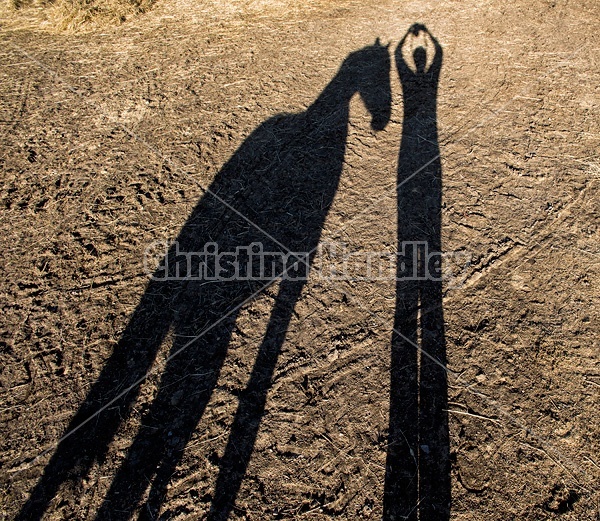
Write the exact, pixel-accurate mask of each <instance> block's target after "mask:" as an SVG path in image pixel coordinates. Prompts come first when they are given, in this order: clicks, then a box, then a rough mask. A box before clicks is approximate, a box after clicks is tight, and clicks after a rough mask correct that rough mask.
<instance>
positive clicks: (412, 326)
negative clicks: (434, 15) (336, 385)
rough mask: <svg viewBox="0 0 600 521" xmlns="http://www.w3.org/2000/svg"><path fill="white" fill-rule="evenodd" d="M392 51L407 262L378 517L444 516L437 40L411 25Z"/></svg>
mask: <svg viewBox="0 0 600 521" xmlns="http://www.w3.org/2000/svg"><path fill="white" fill-rule="evenodd" d="M421 33H423V34H422V35H421V36H425V41H426V45H427V47H428V49H426V48H424V47H422V46H419V47H417V48H416V49H414V51H413V59H414V63H415V69H416V70H415V71H413V70H412V69H411V68H410V67H409V65H408V64H407V62H406V60H405V58H404V56H403V51H404V52H405V53H406V51H407V50H408V49H407V47H409V45H408V44H409V42H408V39H415V40H416V39H417V38H418V37H419V35H420V34H421ZM431 46H433V51H434V55H433V57H432V58H433V59H432V60H430V61H431V65H430V66H429V67H427V53H428V52H430V50H429V48H430V47H431ZM395 55H396V66H397V69H398V74H399V76H400V81H401V83H402V91H403V97H404V119H403V126H402V140H401V145H400V153H399V159H398V185H397V197H398V251H399V252H402V253H403V255H402V260H403V262H400V261H399V262H398V268H397V270H398V271H397V282H396V311H395V317H394V332H393V334H392V345H391V348H392V353H391V375H390V376H391V382H390V385H391V389H390V426H389V439H388V454H387V461H386V476H385V485H384V514H383V518H384V520H400V519H403V520H404V519H411V520H416V519H419V520H420V521H443V520H444V519H449V517H450V468H449V435H448V418H447V412H446V409H447V400H448V399H447V375H446V371H445V365H446V354H445V338H444V316H443V310H442V282H441V202H442V169H441V162H440V151H439V145H438V133H437V115H436V105H437V89H438V80H439V75H440V70H441V66H442V48H441V46H440V44H439V43H438V41H437V40H436V39H435V38H434V37H433V36H432V35H431V34H430V33H429V31H428V30H427V29H426V28H425V26H423V25H419V24H415V25H413V26H412V27H411V28H410V29H409V31H408V32H407V34H406V35H405V36H404V37H403V38H402V40H401V41H400V43H399V44H398V47H397V49H396V53H395Z"/></svg>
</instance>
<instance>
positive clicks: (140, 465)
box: [17, 41, 391, 521]
mask: <svg viewBox="0 0 600 521" xmlns="http://www.w3.org/2000/svg"><path fill="white" fill-rule="evenodd" d="M357 92H358V93H359V94H360V95H361V97H362V99H363V101H364V103H365V105H366V107H367V109H368V110H369V112H370V114H371V117H372V121H371V125H372V127H373V128H374V129H376V130H381V129H383V128H384V127H385V126H386V124H387V123H388V121H389V118H390V111H391V93H390V56H389V50H388V47H387V46H383V45H381V44H380V43H379V41H377V42H376V43H375V44H374V45H371V46H367V47H365V48H363V49H361V50H358V51H356V52H354V53H352V54H350V55H349V56H348V57H347V58H346V59H345V61H344V62H343V64H342V66H341V68H340V69H339V71H338V73H337V74H336V75H335V77H334V78H333V79H332V80H331V82H330V83H329V84H328V85H327V86H326V87H325V89H324V90H323V91H322V92H321V94H320V95H319V96H318V98H317V99H316V100H315V102H314V103H313V104H312V105H311V106H310V107H309V108H308V109H307V110H306V111H305V112H302V113H299V114H292V115H279V116H275V117H273V118H271V119H269V120H267V121H266V122H265V123H263V124H261V125H260V126H259V127H258V128H257V129H256V130H255V131H254V132H253V133H252V134H251V135H250V136H249V137H248V138H247V139H246V140H245V142H244V143H243V144H242V145H241V146H240V148H239V149H238V150H237V151H236V152H235V153H234V155H233V156H232V157H231V159H230V160H229V161H228V162H227V163H226V164H225V166H224V167H223V168H222V169H221V171H220V172H219V173H218V175H217V176H216V178H215V179H214V181H213V183H212V184H211V186H210V188H209V190H208V193H207V194H205V196H204V197H203V198H202V199H201V200H200V202H199V203H198V205H197V206H196V208H195V209H194V210H193V212H192V214H191V215H190V217H189V219H188V221H187V222H186V224H185V225H184V227H183V228H182V230H181V232H180V233H179V235H178V237H177V239H176V241H175V242H174V245H173V247H172V248H171V249H170V250H169V251H168V253H167V255H166V256H165V258H164V259H163V261H162V262H161V265H160V266H159V268H158V269H157V271H156V273H155V276H154V277H153V279H152V280H151V281H150V282H149V284H148V286H147V289H146V291H145V293H144V295H143V297H142V299H141V301H140V303H139V305H138V306H137V308H136V310H135V312H134V313H133V315H132V317H131V319H130V321H129V323H128V325H127V327H126V329H125V331H124V333H123V335H122V337H121V340H120V341H119V343H118V345H117V346H116V347H115V349H114V352H113V353H112V355H111V357H110V359H109V360H108V362H107V363H106V365H105V366H104V368H103V370H102V372H101V374H100V376H99V378H98V379H97V381H96V382H95V383H94V385H93V386H92V388H91V390H90V391H89V393H88V395H87V397H86V399H85V401H84V402H83V404H82V405H81V406H80V408H79V410H78V411H77V413H76V414H75V416H74V417H73V419H72V420H71V422H70V424H69V426H68V427H67V431H66V433H67V435H66V436H64V437H63V438H62V441H61V442H60V443H59V445H58V447H57V449H56V451H55V452H54V454H53V456H52V457H51V459H50V462H49V463H48V465H47V466H46V468H45V470H44V474H43V476H42V477H41V479H40V480H39V482H38V483H37V485H36V486H35V487H34V489H33V491H32V492H31V494H30V497H29V500H28V501H27V503H26V504H25V505H24V507H23V508H22V510H21V512H20V514H19V516H18V517H17V519H19V520H22V521H24V520H33V519H39V518H41V517H42V515H43V514H44V512H45V511H46V510H47V509H48V507H49V503H50V501H51V500H52V499H53V498H54V497H55V495H56V494H57V491H58V490H59V487H60V486H61V485H62V484H63V483H64V482H65V481H68V480H74V479H81V478H83V477H85V476H86V475H87V474H88V473H89V471H90V468H91V466H92V464H93V463H94V462H95V461H102V460H103V459H105V457H106V454H107V451H108V447H109V444H110V442H111V440H112V439H113V438H114V436H115V433H116V431H117V429H118V428H119V426H120V425H121V424H122V422H123V419H124V418H126V417H127V415H128V414H129V412H130V411H131V408H132V405H133V404H134V402H135V400H136V398H137V396H138V392H139V385H136V382H138V381H140V380H141V379H143V377H144V375H145V374H146V373H147V371H148V370H149V369H150V367H151V366H152V364H153V362H154V360H155V357H156V354H157V351H158V349H159V347H160V345H161V344H162V342H163V341H165V338H166V336H167V334H168V333H169V331H172V333H173V338H174V340H173V345H172V347H171V353H172V355H171V356H170V357H169V358H168V360H167V364H166V368H165V370H164V372H163V374H162V375H161V380H160V384H159V388H158V391H157V394H156V397H155V399H154V401H153V402H152V403H151V405H150V407H149V410H148V411H147V412H146V413H145V415H144V416H143V418H142V422H141V424H142V426H141V427H140V430H139V432H138V434H137V436H136V438H135V439H134V441H133V443H132V445H131V447H130V448H129V451H128V453H127V456H126V459H125V461H124V462H123V463H122V465H121V467H120V468H119V470H118V471H117V474H116V476H115V478H114V480H113V482H112V483H111V487H110V489H109V491H108V494H107V496H106V498H105V500H104V502H103V504H102V506H101V507H100V509H99V511H98V513H97V519H112V520H114V519H129V518H130V517H131V515H132V514H133V512H134V511H135V510H136V509H137V508H138V507H139V506H140V502H141V501H142V497H143V495H144V493H145V492H146V490H147V489H148V484H149V483H150V491H149V495H148V501H147V503H146V504H145V505H143V506H142V508H141V510H140V512H141V514H140V516H141V517H144V516H150V517H153V516H155V515H156V512H157V511H158V510H159V509H160V506H161V504H162V502H163V500H164V494H165V491H166V486H167V484H168V482H169V479H170V478H171V476H172V474H173V472H174V471H175V469H176V467H177V465H178V463H179V461H180V459H181V457H182V455H183V451H184V449H185V447H186V444H187V443H188V441H189V439H190V437H191V436H192V434H193V432H194V429H195V428H196V426H197V424H198V422H199V421H200V419H201V417H202V415H203V412H204V410H205V408H206V405H207V403H208V401H209V399H210V396H211V394H212V392H213V389H214V388H215V385H216V383H217V379H218V377H219V372H220V370H221V367H222V364H223V362H224V359H225V357H226V353H227V348H228V344H229V342H230V338H231V334H232V331H233V329H234V327H235V322H236V317H237V315H238V310H239V306H240V305H241V304H242V303H243V302H245V301H247V300H248V299H251V298H252V296H253V294H254V292H255V291H256V289H257V287H258V286H259V285H263V284H264V280H263V281H260V282H258V281H248V280H229V281H221V282H213V283H210V284H207V283H206V281H205V280H202V276H200V275H201V272H200V268H202V270H206V273H205V275H206V274H207V273H209V272H210V274H211V275H213V276H214V275H218V273H215V272H214V266H213V268H210V267H209V266H208V264H207V263H205V264H204V265H202V266H201V265H200V264H199V265H198V266H197V267H196V268H193V269H192V270H191V271H187V267H188V264H187V263H188V259H189V257H186V256H185V255H182V252H184V253H185V254H188V253H193V252H196V253H197V252H205V251H208V250H205V247H207V245H210V246H211V247H215V246H216V247H217V248H218V251H219V252H236V248H239V247H247V246H250V245H254V246H256V245H257V244H260V246H261V247H262V249H263V250H264V251H266V252H276V253H277V252H278V253H281V254H288V253H289V252H314V250H315V249H316V247H317V245H318V241H319V238H320V235H321V231H322V227H323V223H324V221H325V218H326V215H327V213H328V210H329V208H330V206H331V204H332V201H333V198H334V195H335V193H336V190H337V187H338V183H339V179H340V174H341V172H342V165H343V160H344V153H345V147H346V138H347V133H348V118H349V104H350V100H351V98H352V97H353V96H354V95H355V94H356V93H357ZM207 258H208V257H207ZM311 258H312V254H311V255H309V257H308V258H307V259H304V260H306V261H307V265H310V260H311ZM301 261H302V259H301ZM184 264H185V265H184ZM229 267H231V264H229ZM194 270H196V271H194ZM211 270H212V271H211ZM226 271H227V270H226ZM182 275H183V276H182ZM229 275H231V273H229V274H228V276H229ZM276 275H277V273H275V274H273V276H276ZM305 275H306V274H305ZM229 278H230V279H235V277H229ZM305 281H306V277H305V276H304V277H302V276H298V277H288V278H286V277H284V278H283V279H282V280H281V281H280V284H279V290H278V294H277V296H276V299H275V303H274V305H273V309H272V311H271V314H270V318H269V323H268V326H267V328H266V331H265V333H264V337H263V340H262V343H261V345H260V347H259V350H258V355H257V358H256V361H255V364H254V368H253V370H252V373H251V375H250V379H249V383H248V386H247V388H246V389H245V390H244V391H243V392H242V393H241V395H240V397H239V405H238V409H237V413H236V415H235V418H234V422H233V427H232V429H231V434H230V438H229V443H228V445H227V448H226V450H225V454H224V456H223V458H222V459H221V461H220V473H219V477H218V480H217V485H216V491H215V495H214V498H213V503H212V509H211V512H210V518H211V519H212V520H213V521H214V520H223V519H226V518H227V517H228V515H229V512H230V511H231V508H232V507H233V503H234V501H235V498H236V495H237V492H238V490H239V487H240V484H241V482H242V479H243V477H244V474H245V471H246V468H247V465H248V462H249V459H250V456H251V453H252V450H253V447H254V442H255V439H256V435H257V432H258V427H259V423H260V420H261V417H262V414H263V411H264V407H265V401H266V395H267V391H268V389H269V387H270V385H271V380H272V376H273V371H274V368H275V365H276V361H277V358H278V353H279V351H280V348H281V346H282V343H283V342H284V339H285V335H286V331H287V328H288V324H289V322H290V320H291V317H292V312H293V309H294V306H295V304H296V301H297V300H298V298H299V296H300V293H301V291H302V288H303V286H304V284H305ZM190 338H192V339H194V340H193V341H190ZM173 355H177V356H173ZM128 389H129V390H128ZM124 390H128V391H127V392H125V393H124V395H123V396H119V395H120V394H122V393H123V391H124ZM174 396H177V400H176V401H173V397H174ZM117 397H118V400H116V401H115V402H114V403H112V404H111V407H105V405H106V404H107V403H109V404H110V403H111V401H112V400H114V399H115V398H117ZM103 407H104V409H103V410H102V411H101V413H100V414H98V411H99V409H101V408H103ZM90 418H91V419H90Z"/></svg>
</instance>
